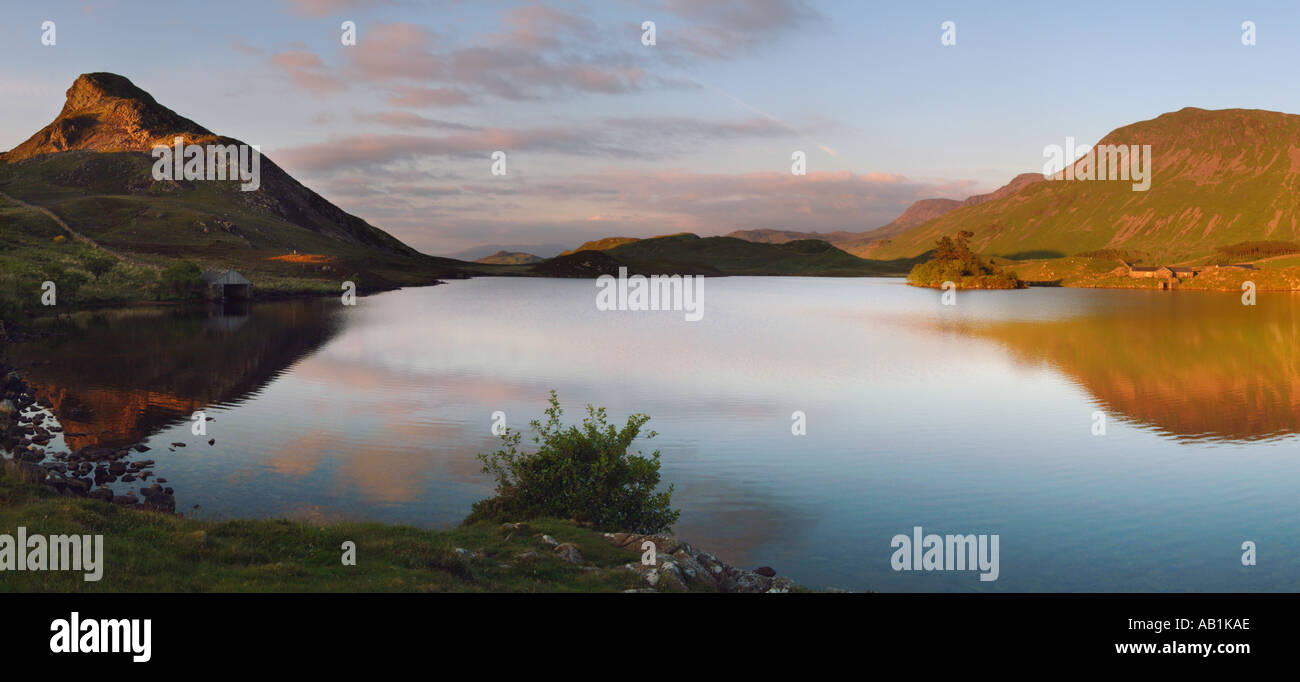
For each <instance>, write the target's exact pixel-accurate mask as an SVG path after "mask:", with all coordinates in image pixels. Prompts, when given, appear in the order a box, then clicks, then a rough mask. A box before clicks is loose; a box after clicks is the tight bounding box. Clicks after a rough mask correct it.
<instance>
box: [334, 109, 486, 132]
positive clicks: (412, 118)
mask: <svg viewBox="0 0 1300 682" xmlns="http://www.w3.org/2000/svg"><path fill="white" fill-rule="evenodd" d="M352 119H353V120H355V121H357V122H359V123H378V124H380V125H386V126H390V127H393V128H441V129H444V130H478V128H477V127H475V126H471V125H465V124H464V123H456V122H455V121H444V120H442V119H436V118H426V117H424V116H420V115H419V114H413V113H411V112H409V111H378V112H370V113H367V112H355V113H353V114H352Z"/></svg>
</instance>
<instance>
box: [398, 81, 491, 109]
mask: <svg viewBox="0 0 1300 682" xmlns="http://www.w3.org/2000/svg"><path fill="white" fill-rule="evenodd" d="M386 99H387V100H388V103H389V104H391V105H393V106H395V107H405V108H408V109H424V108H427V107H455V106H461V105H465V104H469V103H470V97H469V93H467V92H465V91H464V90H461V89H458V88H417V87H409V86H396V87H394V88H393V90H392V91H391V92H389V94H388V96H387V98H386Z"/></svg>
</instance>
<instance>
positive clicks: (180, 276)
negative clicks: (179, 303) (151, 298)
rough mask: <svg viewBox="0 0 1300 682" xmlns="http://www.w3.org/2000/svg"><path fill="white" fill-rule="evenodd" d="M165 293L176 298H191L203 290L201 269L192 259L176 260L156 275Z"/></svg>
mask: <svg viewBox="0 0 1300 682" xmlns="http://www.w3.org/2000/svg"><path fill="white" fill-rule="evenodd" d="M158 279H159V283H160V285H161V286H162V289H163V291H164V292H165V293H167V294H170V295H172V296H175V297H177V298H193V297H196V296H198V295H199V294H201V293H202V292H203V271H202V270H200V269H199V266H198V265H196V264H195V263H194V262H193V261H187V260H182V261H176V262H175V263H172V264H171V265H168V266H167V268H166V269H165V270H163V271H162V273H161V274H159V276H158Z"/></svg>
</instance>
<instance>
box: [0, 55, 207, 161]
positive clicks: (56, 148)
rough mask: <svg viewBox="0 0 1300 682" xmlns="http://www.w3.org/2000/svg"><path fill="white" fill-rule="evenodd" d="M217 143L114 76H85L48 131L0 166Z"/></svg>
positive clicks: (5, 158)
mask: <svg viewBox="0 0 1300 682" xmlns="http://www.w3.org/2000/svg"><path fill="white" fill-rule="evenodd" d="M178 136H179V137H181V138H183V139H184V140H185V144H191V143H198V144H203V143H206V142H207V141H212V140H215V139H216V136H215V135H213V134H212V132H211V131H209V130H208V129H206V128H204V127H203V126H200V125H199V124H197V123H195V122H194V121H191V120H189V119H187V118H185V117H183V116H180V115H179V114H177V113H176V112H174V111H172V110H171V109H168V108H167V107H164V106H163V105H161V104H159V103H158V102H157V101H156V100H155V99H154V98H153V97H152V96H151V95H150V94H149V93H147V92H145V91H144V90H141V89H140V88H138V87H136V85H135V84H134V83H132V82H131V81H130V80H128V79H126V78H125V77H123V76H119V75H117V74H114V73H85V74H82V75H80V76H78V77H77V80H76V81H74V82H73V83H72V87H70V88H68V92H67V99H66V100H65V101H64V104H63V110H62V111H60V112H59V115H58V116H57V117H56V118H55V119H54V121H53V122H51V123H50V124H49V125H47V126H45V127H44V128H42V129H40V130H39V131H37V132H36V134H35V135H32V136H31V137H30V138H28V139H27V141H26V142H23V143H22V144H20V145H18V146H17V147H14V148H13V149H11V150H10V151H8V152H5V153H4V154H0V160H3V161H5V162H9V163H12V162H14V161H21V160H23V159H28V158H31V157H33V156H39V155H41V154H53V153H55V152H61V151H67V150H71V149H86V150H91V151H98V152H128V151H129V152H146V151H149V150H150V149H152V148H153V147H155V146H157V145H160V144H166V145H170V144H172V142H173V140H174V138H176V137H178Z"/></svg>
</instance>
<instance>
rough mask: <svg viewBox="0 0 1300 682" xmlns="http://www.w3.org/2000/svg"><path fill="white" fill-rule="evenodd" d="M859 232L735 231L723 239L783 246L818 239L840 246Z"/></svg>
mask: <svg viewBox="0 0 1300 682" xmlns="http://www.w3.org/2000/svg"><path fill="white" fill-rule="evenodd" d="M862 234H863V233H861V232H845V231H844V230H839V231H836V232H799V231H797V230H735V231H733V232H728V233H727V234H725V235H722V236H724V237H735V238H736V239H744V240H745V241H747V242H759V243H761V244H784V243H786V242H795V241H799V240H800V239H820V240H821V241H824V242H826V243H827V244H840V243H843V242H845V241H849V240H851V239H856V238H858V237H861V236H862Z"/></svg>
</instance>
